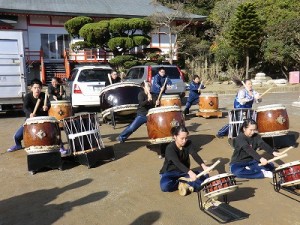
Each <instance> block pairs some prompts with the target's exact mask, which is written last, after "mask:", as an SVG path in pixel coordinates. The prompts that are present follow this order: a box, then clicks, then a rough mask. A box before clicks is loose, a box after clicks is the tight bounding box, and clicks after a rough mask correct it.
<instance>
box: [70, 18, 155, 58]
mask: <svg viewBox="0 0 300 225" xmlns="http://www.w3.org/2000/svg"><path fill="white" fill-rule="evenodd" d="M74 21H76V22H74ZM88 21H90V22H89V23H88ZM71 25H73V27H72V26H71ZM65 26H67V27H68V29H67V31H68V32H69V34H70V35H72V36H73V37H76V36H80V37H82V38H83V39H84V42H83V43H80V45H78V46H79V47H80V46H93V47H95V48H103V49H105V50H107V51H112V52H113V54H114V55H122V54H124V53H126V52H128V51H129V50H131V49H132V48H134V47H136V46H141V45H149V44H150V41H151V40H150V37H149V36H148V33H149V32H150V30H151V22H150V21H149V20H147V19H143V18H132V19H124V18H115V19H112V20H102V21H100V22H92V20H91V19H90V20H89V19H88V17H85V18H84V19H83V18H82V17H76V18H73V19H71V20H69V21H67V22H66V23H65ZM80 26H81V27H80ZM71 27H72V28H71ZM78 46H77V47H78Z"/></svg>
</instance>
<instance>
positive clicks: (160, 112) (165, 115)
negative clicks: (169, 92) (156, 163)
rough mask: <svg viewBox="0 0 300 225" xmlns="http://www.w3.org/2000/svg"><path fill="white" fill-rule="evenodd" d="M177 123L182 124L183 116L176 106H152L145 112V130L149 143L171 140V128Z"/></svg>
mask: <svg viewBox="0 0 300 225" xmlns="http://www.w3.org/2000/svg"><path fill="white" fill-rule="evenodd" d="M178 125H184V117H183V115H182V112H181V110H180V108H179V107H178V106H162V107H157V108H153V109H150V110H149V112H148V114H147V130H148V136H149V139H150V142H151V143H167V142H171V141H172V140H173V136H172V134H171V129H172V128H173V127H175V126H178Z"/></svg>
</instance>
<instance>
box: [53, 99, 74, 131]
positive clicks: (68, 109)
mask: <svg viewBox="0 0 300 225" xmlns="http://www.w3.org/2000/svg"><path fill="white" fill-rule="evenodd" d="M48 115H49V116H53V117H55V118H56V119H57V120H58V121H59V122H60V123H59V126H60V127H63V123H62V120H63V119H64V118H67V117H70V116H72V115H73V113H72V104H71V102H70V101H67V100H60V101H51V107H50V109H49V111H48Z"/></svg>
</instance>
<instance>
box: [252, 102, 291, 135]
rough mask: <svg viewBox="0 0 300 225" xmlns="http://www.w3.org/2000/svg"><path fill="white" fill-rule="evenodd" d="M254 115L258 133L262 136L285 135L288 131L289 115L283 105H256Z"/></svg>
mask: <svg viewBox="0 0 300 225" xmlns="http://www.w3.org/2000/svg"><path fill="white" fill-rule="evenodd" d="M255 117H256V118H255V119H256V122H257V130H258V133H259V134H260V135H261V136H262V137H273V136H280V135H285V134H287V133H288V131H289V117H288V114H287V111H286V108H285V106H284V105H281V104H273V105H265V106H260V107H257V109H256V116H255Z"/></svg>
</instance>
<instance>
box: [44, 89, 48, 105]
mask: <svg viewBox="0 0 300 225" xmlns="http://www.w3.org/2000/svg"><path fill="white" fill-rule="evenodd" d="M47 98H48V89H46V91H45V99H44V106H47Z"/></svg>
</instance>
